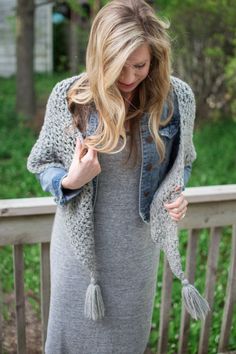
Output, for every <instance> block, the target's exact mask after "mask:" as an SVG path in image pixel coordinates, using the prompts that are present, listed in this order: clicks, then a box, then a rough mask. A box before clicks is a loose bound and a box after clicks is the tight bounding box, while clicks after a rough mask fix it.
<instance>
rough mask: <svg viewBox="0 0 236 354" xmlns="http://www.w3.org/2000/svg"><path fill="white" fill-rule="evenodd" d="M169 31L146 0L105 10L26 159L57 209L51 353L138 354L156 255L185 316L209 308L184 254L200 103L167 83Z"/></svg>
mask: <svg viewBox="0 0 236 354" xmlns="http://www.w3.org/2000/svg"><path fill="white" fill-rule="evenodd" d="M166 28H167V25H166V24H165V23H164V22H163V21H161V20H160V19H158V18H157V17H156V16H155V14H154V12H153V10H152V8H151V7H150V6H149V5H148V4H147V3H145V1H143V0H126V1H125V2H124V1H123V0H114V1H111V2H109V3H108V4H107V5H106V6H105V7H103V8H102V9H101V10H100V12H99V13H98V14H97V16H96V18H95V19H94V22H93V25H92V29H91V33H90V38H89V43H88V48H87V55H86V72H85V73H82V74H81V75H79V76H77V77H72V78H70V79H67V80H64V81H62V82H60V83H59V84H57V85H56V87H55V88H54V89H53V91H52V93H51V95H50V98H49V101H48V104H47V110H46V116H45V121H44V125H43V127H42V130H41V132H40V136H39V138H38V140H37V142H36V144H35V145H34V147H33V149H32V151H31V154H30V156H29V159H28V169H29V171H31V172H33V173H35V174H36V176H37V177H38V179H39V180H40V182H41V185H42V188H43V189H44V190H45V191H50V192H51V193H52V194H53V195H54V196H55V201H56V202H57V204H58V208H57V212H56V216H55V221H54V226H53V232H52V239H51V250H50V255H51V300H50V313H49V323H48V332H47V340H46V349H45V350H46V353H47V354H53V353H55V354H58V353H65V354H70V353H71V354H77V353H83V354H92V353H93V354H95V353H99V354H105V353H107V354H108V353H109V354H111V353H115V354H118V353H121V354H143V352H144V350H145V348H146V345H147V342H148V338H149V333H150V328H151V319H152V308H153V304H154V297H155V290H156V274H157V269H158V262H159V253H160V249H161V248H163V249H164V251H165V252H166V254H167V257H168V259H169V262H170V265H171V267H172V270H173V271H174V272H175V274H176V275H177V276H178V277H179V278H180V279H181V280H182V283H183V289H184V290H183V296H184V298H185V302H186V307H187V309H188V311H189V312H190V313H191V314H192V316H193V317H194V318H204V316H205V314H206V312H207V311H208V306H207V303H206V302H204V301H205V300H204V299H202V298H201V297H200V295H199V293H197V290H196V289H195V288H193V287H192V286H191V285H190V284H188V282H187V280H186V279H185V278H184V275H183V272H182V270H181V265H180V260H179V254H178V250H177V243H178V242H177V236H176V235H177V232H176V229H177V226H176V225H177V222H178V221H179V220H180V219H182V218H183V217H184V215H185V213H186V210H187V201H186V199H185V197H184V196H183V194H182V190H183V189H184V185H186V183H187V181H188V179H189V176H190V171H191V165H192V162H193V160H194V159H195V150H194V147H193V145H192V130H193V120H194V114H195V113H194V109H195V105H194V97H193V94H192V91H191V89H190V87H189V86H188V85H187V84H186V83H184V82H183V81H181V80H179V79H176V78H173V77H171V65H170V41H169V37H168V35H167V33H166ZM163 235H164V236H163ZM165 235H166V236H165ZM172 235H174V236H172ZM173 245H174V246H173ZM89 276H90V283H89ZM191 296H192V297H191ZM190 298H191V299H192V298H193V299H197V301H195V302H194V304H193V301H190V300H189V299H190ZM195 303H197V305H195Z"/></svg>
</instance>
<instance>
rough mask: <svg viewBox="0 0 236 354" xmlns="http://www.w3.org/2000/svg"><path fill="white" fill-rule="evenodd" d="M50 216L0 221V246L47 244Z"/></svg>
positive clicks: (51, 218) (13, 218)
mask: <svg viewBox="0 0 236 354" xmlns="http://www.w3.org/2000/svg"><path fill="white" fill-rule="evenodd" d="M53 219H54V214H52V215H35V216H31V215H28V216H27V217H23V216H19V217H11V218H3V219H1V220H0V246H4V245H13V244H31V243H41V242H49V241H50V235H51V230H52V225H53Z"/></svg>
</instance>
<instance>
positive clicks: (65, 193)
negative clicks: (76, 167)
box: [36, 167, 82, 205]
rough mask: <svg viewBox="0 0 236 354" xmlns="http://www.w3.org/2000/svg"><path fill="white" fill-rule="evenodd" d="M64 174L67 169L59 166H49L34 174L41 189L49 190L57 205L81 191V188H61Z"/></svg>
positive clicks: (65, 174)
mask: <svg viewBox="0 0 236 354" xmlns="http://www.w3.org/2000/svg"><path fill="white" fill-rule="evenodd" d="M66 176H67V171H66V170H65V169H63V168H60V167H49V168H47V169H46V170H45V171H43V172H41V173H38V174H36V177H37V179H38V180H39V181H40V184H41V186H42V189H43V190H44V191H45V192H50V193H51V194H52V195H53V196H54V200H55V202H56V203H57V204H59V205H64V204H65V203H67V202H68V201H69V200H71V199H72V198H74V197H75V196H76V195H78V194H79V193H80V192H81V191H82V188H79V189H75V190H70V189H65V188H63V187H62V185H61V182H62V180H63V178H64V177H66Z"/></svg>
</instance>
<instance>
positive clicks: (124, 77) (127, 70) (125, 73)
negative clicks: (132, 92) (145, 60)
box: [119, 67, 135, 85]
mask: <svg viewBox="0 0 236 354" xmlns="http://www.w3.org/2000/svg"><path fill="white" fill-rule="evenodd" d="M119 81H120V82H121V83H122V84H125V85H130V84H132V83H133V82H134V81H135V70H134V69H133V68H131V67H124V68H123V69H122V71H121V75H120V78H119Z"/></svg>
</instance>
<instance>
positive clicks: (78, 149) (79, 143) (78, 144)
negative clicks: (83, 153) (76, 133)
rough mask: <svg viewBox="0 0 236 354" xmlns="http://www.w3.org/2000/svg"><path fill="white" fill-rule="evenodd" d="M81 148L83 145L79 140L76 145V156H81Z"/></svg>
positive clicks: (78, 139)
mask: <svg viewBox="0 0 236 354" xmlns="http://www.w3.org/2000/svg"><path fill="white" fill-rule="evenodd" d="M81 146H82V144H81V141H80V138H77V139H76V145H75V155H76V156H79V155H80V150H81Z"/></svg>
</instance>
